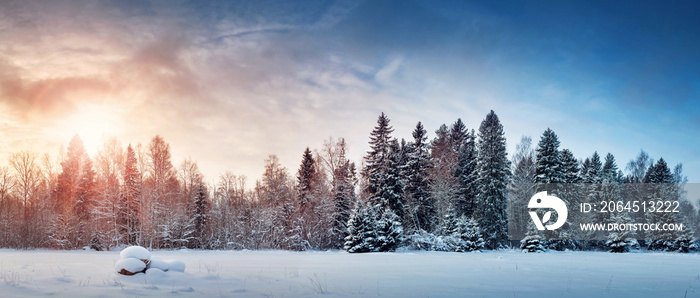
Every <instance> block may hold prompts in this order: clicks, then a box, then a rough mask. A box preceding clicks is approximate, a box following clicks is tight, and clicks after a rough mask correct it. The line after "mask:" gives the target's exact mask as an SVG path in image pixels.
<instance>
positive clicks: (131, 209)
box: [122, 144, 141, 245]
mask: <svg viewBox="0 0 700 298" xmlns="http://www.w3.org/2000/svg"><path fill="white" fill-rule="evenodd" d="M137 163H138V160H137V159H136V152H135V151H134V149H133V148H132V147H131V144H130V145H129V146H128V147H127V148H126V161H125V163H124V190H123V192H122V197H123V200H124V206H123V208H124V232H125V233H126V234H127V236H126V241H127V243H128V244H132V245H136V244H138V241H139V240H140V239H139V236H140V235H139V234H140V233H139V227H140V220H139V217H140V216H139V215H140V205H141V201H140V199H141V173H140V171H139V169H138V164H137Z"/></svg>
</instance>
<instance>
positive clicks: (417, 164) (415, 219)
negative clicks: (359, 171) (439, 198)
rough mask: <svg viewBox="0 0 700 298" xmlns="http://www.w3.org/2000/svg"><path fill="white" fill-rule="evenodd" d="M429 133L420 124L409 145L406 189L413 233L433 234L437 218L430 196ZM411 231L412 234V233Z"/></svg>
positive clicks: (408, 222) (414, 131)
mask: <svg viewBox="0 0 700 298" xmlns="http://www.w3.org/2000/svg"><path fill="white" fill-rule="evenodd" d="M426 134H427V131H426V130H425V129H424V128H423V124H421V123H420V122H418V124H416V128H415V129H414V130H413V142H412V143H410V144H409V147H408V148H409V149H408V160H407V162H406V168H405V173H406V178H407V184H406V187H405V197H406V210H407V212H406V219H407V220H405V221H404V223H406V228H409V227H410V229H411V230H412V231H418V230H424V231H428V232H432V230H433V221H434V217H435V204H434V202H433V198H432V197H431V196H430V185H429V181H428V167H429V163H430V155H429V152H428V147H427V145H428V144H427V143H426V142H427V139H428V138H427V136H426ZM412 231H410V232H412Z"/></svg>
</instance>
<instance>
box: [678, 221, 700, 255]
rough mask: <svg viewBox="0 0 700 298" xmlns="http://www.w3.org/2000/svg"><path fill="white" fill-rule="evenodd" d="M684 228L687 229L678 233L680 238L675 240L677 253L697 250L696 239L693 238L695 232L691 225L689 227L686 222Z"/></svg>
mask: <svg viewBox="0 0 700 298" xmlns="http://www.w3.org/2000/svg"><path fill="white" fill-rule="evenodd" d="M684 226H685V227H686V228H685V229H683V230H682V231H679V232H678V233H677V234H678V236H677V237H676V239H675V240H674V247H673V248H674V250H675V251H677V252H682V253H687V252H690V251H692V250H695V249H696V248H697V246H696V244H695V242H696V239H695V237H694V236H693V232H692V230H691V229H690V225H688V222H684Z"/></svg>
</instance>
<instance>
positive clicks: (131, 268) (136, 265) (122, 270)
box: [114, 258, 146, 275]
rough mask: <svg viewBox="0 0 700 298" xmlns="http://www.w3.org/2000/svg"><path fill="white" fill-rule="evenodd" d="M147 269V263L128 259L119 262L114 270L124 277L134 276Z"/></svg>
mask: <svg viewBox="0 0 700 298" xmlns="http://www.w3.org/2000/svg"><path fill="white" fill-rule="evenodd" d="M145 269H146V263H144V262H143V261H141V260H139V259H136V258H126V259H121V260H119V261H117V263H116V264H115V265H114V270H115V271H117V273H119V274H123V275H134V274H136V273H141V272H143V271H144V270H145Z"/></svg>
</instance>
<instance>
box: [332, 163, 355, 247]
mask: <svg viewBox="0 0 700 298" xmlns="http://www.w3.org/2000/svg"><path fill="white" fill-rule="evenodd" d="M343 160H344V162H343V163H342V165H341V166H340V167H338V168H337V169H336V170H335V171H334V173H333V182H332V183H333V202H334V208H335V209H334V213H333V235H334V237H333V238H334V240H333V244H332V247H333V248H342V247H343V241H344V239H345V237H346V236H347V235H348V226H347V225H348V220H350V213H351V211H352V210H351V208H352V205H353V204H354V203H355V184H354V180H355V164H354V163H351V162H350V161H348V160H345V158H344V156H343Z"/></svg>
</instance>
